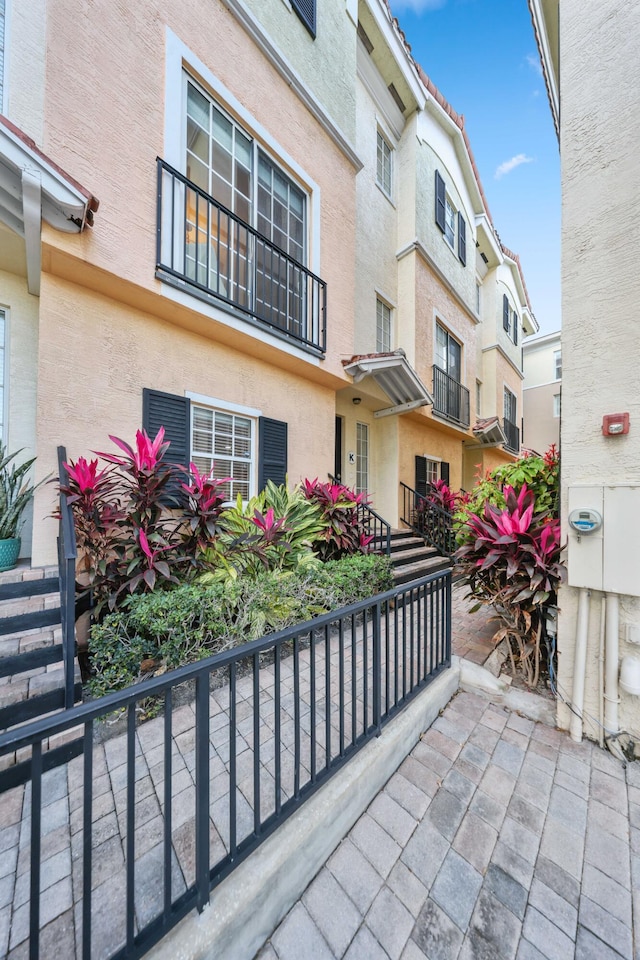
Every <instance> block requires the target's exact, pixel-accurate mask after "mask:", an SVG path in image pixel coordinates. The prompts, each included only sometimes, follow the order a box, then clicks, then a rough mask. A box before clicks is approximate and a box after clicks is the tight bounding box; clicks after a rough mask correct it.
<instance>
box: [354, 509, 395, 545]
mask: <svg viewBox="0 0 640 960" xmlns="http://www.w3.org/2000/svg"><path fill="white" fill-rule="evenodd" d="M358 526H359V527H360V529H361V530H362V531H363V532H364V533H365V535H366V536H368V537H373V540H372V541H371V544H370V549H371V550H373V551H374V552H375V553H383V554H384V555H385V556H387V557H388V556H390V554H391V524H390V523H387V521H386V520H385V519H384V517H381V516H380V514H379V513H376V511H375V510H374V509H373V507H370V506H369V504H368V503H359V504H358Z"/></svg>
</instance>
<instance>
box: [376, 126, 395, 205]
mask: <svg viewBox="0 0 640 960" xmlns="http://www.w3.org/2000/svg"><path fill="white" fill-rule="evenodd" d="M392 154H393V150H392V148H391V147H390V146H389V143H388V142H387V140H386V139H385V137H384V136H383V135H382V133H380V131H379V130H378V149H377V164H376V183H377V184H378V186H379V187H380V189H381V190H382V191H383V192H384V193H386V195H387V196H388V197H390V196H391V185H392Z"/></svg>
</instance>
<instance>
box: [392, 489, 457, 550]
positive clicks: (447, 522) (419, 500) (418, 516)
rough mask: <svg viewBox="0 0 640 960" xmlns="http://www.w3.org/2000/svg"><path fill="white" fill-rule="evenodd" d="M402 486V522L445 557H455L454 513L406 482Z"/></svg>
mask: <svg viewBox="0 0 640 960" xmlns="http://www.w3.org/2000/svg"><path fill="white" fill-rule="evenodd" d="M400 486H401V487H402V492H403V496H402V516H401V518H400V519H401V520H402V522H403V523H406V525H407V526H408V527H411V529H412V530H414V531H415V532H416V533H417V534H419V536H421V537H422V538H423V539H424V540H426V541H427V543H430V544H431V546H432V547H435V548H436V550H437V551H438V552H439V553H441V554H442V555H443V556H444V557H453V555H454V553H455V552H456V547H457V545H456V535H455V531H454V529H453V517H452V515H451V514H450V513H449V512H448V511H447V510H443V509H442V507H439V506H438V505H437V504H436V503H432V501H431V500H429V498H428V497H425V496H423V494H421V493H418V491H417V490H413V489H412V488H411V487H408V486H407V485H406V483H400Z"/></svg>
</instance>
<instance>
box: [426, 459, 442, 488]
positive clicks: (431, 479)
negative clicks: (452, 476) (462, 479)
mask: <svg viewBox="0 0 640 960" xmlns="http://www.w3.org/2000/svg"><path fill="white" fill-rule="evenodd" d="M426 474H427V483H431V484H434V483H435V482H436V480H439V479H440V461H439V460H430V459H429V457H426Z"/></svg>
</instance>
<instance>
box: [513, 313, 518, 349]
mask: <svg viewBox="0 0 640 960" xmlns="http://www.w3.org/2000/svg"><path fill="white" fill-rule="evenodd" d="M513 342H514V344H515V346H516V347H517V346H518V314H517V313H516V312H515V310H514V311H513Z"/></svg>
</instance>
